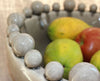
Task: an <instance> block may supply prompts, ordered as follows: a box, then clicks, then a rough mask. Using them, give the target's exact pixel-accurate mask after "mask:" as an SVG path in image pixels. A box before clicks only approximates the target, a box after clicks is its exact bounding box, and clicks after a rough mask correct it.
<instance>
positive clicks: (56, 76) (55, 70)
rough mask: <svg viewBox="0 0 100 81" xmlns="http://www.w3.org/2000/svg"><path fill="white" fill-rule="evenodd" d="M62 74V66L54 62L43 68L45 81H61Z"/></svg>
mask: <svg viewBox="0 0 100 81" xmlns="http://www.w3.org/2000/svg"><path fill="white" fill-rule="evenodd" d="M63 73H64V68H63V66H62V65H61V64H60V63H59V62H56V61H52V62H49V63H48V64H47V65H46V67H45V76H46V79H47V80H50V81H58V80H61V79H62V76H63Z"/></svg>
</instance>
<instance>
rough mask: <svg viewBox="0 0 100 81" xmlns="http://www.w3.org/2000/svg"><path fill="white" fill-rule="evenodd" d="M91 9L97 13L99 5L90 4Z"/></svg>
mask: <svg viewBox="0 0 100 81" xmlns="http://www.w3.org/2000/svg"><path fill="white" fill-rule="evenodd" d="M90 11H91V12H93V13H95V12H96V11H97V5H96V4H92V5H91V6H90Z"/></svg>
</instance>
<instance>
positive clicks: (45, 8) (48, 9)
mask: <svg viewBox="0 0 100 81" xmlns="http://www.w3.org/2000/svg"><path fill="white" fill-rule="evenodd" d="M43 11H44V12H45V13H48V12H49V11H50V6H49V5H47V4H45V5H44V10H43Z"/></svg>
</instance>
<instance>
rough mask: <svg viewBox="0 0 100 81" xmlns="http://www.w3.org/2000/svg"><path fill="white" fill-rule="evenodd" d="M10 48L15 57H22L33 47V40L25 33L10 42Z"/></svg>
mask: <svg viewBox="0 0 100 81" xmlns="http://www.w3.org/2000/svg"><path fill="white" fill-rule="evenodd" d="M12 43H13V44H12V48H13V51H14V53H15V55H16V56H18V57H22V56H25V54H26V53H27V52H28V51H29V50H31V49H32V48H34V47H35V41H34V39H33V38H32V37H31V36H30V35H29V34H26V33H22V34H20V35H18V36H16V37H15V38H14V39H13V41H12Z"/></svg>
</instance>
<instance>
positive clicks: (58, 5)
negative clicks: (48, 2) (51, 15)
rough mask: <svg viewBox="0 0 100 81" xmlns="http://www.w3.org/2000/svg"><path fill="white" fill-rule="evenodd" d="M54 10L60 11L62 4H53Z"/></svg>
mask: <svg viewBox="0 0 100 81" xmlns="http://www.w3.org/2000/svg"><path fill="white" fill-rule="evenodd" d="M52 8H53V10H54V11H59V10H60V4H59V3H54V4H53V6H52Z"/></svg>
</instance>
